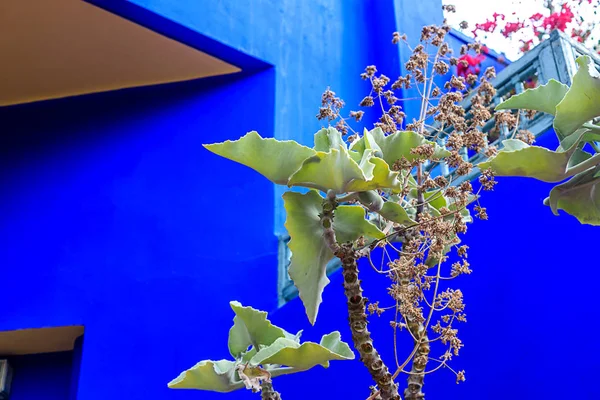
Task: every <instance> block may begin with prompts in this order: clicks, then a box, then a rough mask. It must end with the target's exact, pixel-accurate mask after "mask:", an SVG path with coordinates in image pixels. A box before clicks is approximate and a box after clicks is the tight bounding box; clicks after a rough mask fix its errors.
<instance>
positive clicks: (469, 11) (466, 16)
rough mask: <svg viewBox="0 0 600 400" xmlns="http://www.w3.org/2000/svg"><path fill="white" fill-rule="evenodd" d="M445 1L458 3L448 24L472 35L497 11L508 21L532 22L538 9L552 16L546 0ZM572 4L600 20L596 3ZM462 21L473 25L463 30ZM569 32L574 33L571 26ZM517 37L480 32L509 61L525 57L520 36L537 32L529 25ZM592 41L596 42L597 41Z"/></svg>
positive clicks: (445, 2) (583, 13)
mask: <svg viewBox="0 0 600 400" xmlns="http://www.w3.org/2000/svg"><path fill="white" fill-rule="evenodd" d="M594 1H600V0H594ZM442 3H443V4H452V5H454V6H456V13H446V18H447V19H448V23H449V24H450V26H452V27H453V28H455V29H457V30H459V31H461V32H462V33H464V34H465V35H467V36H470V37H473V34H472V33H471V30H473V29H474V28H475V24H477V23H483V22H485V21H486V20H488V19H490V20H493V14H494V12H497V13H498V14H504V15H505V16H506V21H510V22H517V21H528V20H529V17H531V16H532V15H533V14H535V13H538V12H539V13H541V14H543V15H544V16H547V15H548V10H547V9H546V8H545V7H544V5H543V4H544V1H543V0H442ZM569 4H571V5H572V10H573V13H574V14H575V16H576V17H577V15H584V16H586V17H588V18H589V20H595V21H600V16H599V15H597V14H596V15H595V14H594V10H593V7H592V5H589V4H587V2H585V1H584V4H582V5H581V6H577V5H573V2H572V1H571V2H569ZM576 10H577V11H576ZM461 21H467V22H468V23H469V27H468V28H467V29H465V30H462V29H460V28H459V24H460V22H461ZM500 26H503V25H500ZM566 32H567V33H569V34H570V32H571V29H570V27H569V28H568V29H567V31H566ZM599 33H600V24H598V26H597V27H596V29H595V31H594V33H593V34H592V36H593V37H595V38H599V37H600V35H599ZM484 35H487V36H484ZM513 36H514V37H513V38H511V39H507V38H505V37H504V36H502V34H501V33H500V31H499V29H497V32H495V33H493V34H487V33H484V32H480V33H479V34H478V39H479V40H480V41H481V42H482V43H484V44H486V45H487V46H488V47H489V48H491V49H493V50H495V51H496V52H498V53H504V54H505V55H506V56H507V57H508V59H509V60H513V61H514V60H517V59H518V58H519V57H520V56H521V53H520V51H519V47H520V46H521V45H522V42H521V41H520V40H519V39H529V38H532V37H533V33H532V31H531V29H530V28H525V29H524V30H523V32H519V33H517V34H515V35H513ZM591 43H595V40H593V41H592V42H591Z"/></svg>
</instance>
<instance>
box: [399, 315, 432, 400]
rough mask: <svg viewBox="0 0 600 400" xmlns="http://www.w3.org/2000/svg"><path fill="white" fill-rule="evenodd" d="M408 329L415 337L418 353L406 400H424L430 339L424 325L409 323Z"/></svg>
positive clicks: (411, 371) (409, 380)
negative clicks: (424, 383)
mask: <svg viewBox="0 0 600 400" xmlns="http://www.w3.org/2000/svg"><path fill="white" fill-rule="evenodd" d="M408 329H410V332H411V333H412V335H413V336H414V337H415V339H416V340H415V346H417V351H416V352H415V355H414V358H413V362H412V368H411V370H410V375H409V376H408V387H407V388H406V390H404V399H405V400H423V399H424V398H425V393H423V381H424V379H425V374H424V372H425V367H426V366H427V361H429V351H430V346H429V338H428V337H427V330H426V329H425V326H424V325H423V323H420V322H416V323H411V322H409V323H408Z"/></svg>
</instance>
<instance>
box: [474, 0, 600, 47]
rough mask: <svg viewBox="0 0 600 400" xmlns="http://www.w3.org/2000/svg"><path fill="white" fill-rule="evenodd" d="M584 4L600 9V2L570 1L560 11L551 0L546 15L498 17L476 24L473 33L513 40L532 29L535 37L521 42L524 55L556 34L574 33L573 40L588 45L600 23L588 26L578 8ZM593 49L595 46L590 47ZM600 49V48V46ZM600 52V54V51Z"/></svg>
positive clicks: (496, 15) (562, 5)
mask: <svg viewBox="0 0 600 400" xmlns="http://www.w3.org/2000/svg"><path fill="white" fill-rule="evenodd" d="M556 2H558V1H556ZM569 2H570V3H569ZM584 2H587V3H588V4H595V5H594V6H593V7H594V9H600V1H598V0H567V1H566V2H565V1H564V0H562V1H561V2H560V3H561V4H560V7H559V5H558V4H554V3H555V1H553V0H550V1H548V2H546V5H545V7H546V12H547V14H546V15H544V14H542V13H541V12H537V13H535V14H533V15H531V16H530V17H529V18H527V19H524V20H520V19H518V18H517V19H516V20H508V19H507V17H506V16H505V15H504V14H499V13H494V14H493V16H492V18H491V19H488V20H486V21H485V22H483V23H480V24H475V29H474V30H473V31H472V32H473V35H475V37H477V36H478V35H480V34H487V33H494V32H496V31H499V32H500V33H501V34H502V35H503V36H504V37H506V38H511V37H512V35H513V34H515V33H517V32H520V31H522V30H524V29H525V28H528V29H531V30H530V32H532V36H531V37H529V38H528V37H525V38H524V39H520V41H521V47H520V49H521V51H522V52H526V51H529V50H531V49H532V48H533V47H534V46H535V45H536V44H537V43H539V42H541V41H543V40H545V39H546V38H547V37H548V35H549V34H550V33H551V32H552V31H553V30H559V31H561V32H565V31H567V29H570V33H571V37H572V38H574V39H575V40H577V41H579V42H580V43H585V42H586V41H587V40H588V39H589V38H590V36H591V33H592V30H593V28H594V26H595V25H596V24H597V22H592V23H587V24H586V23H585V19H586V18H587V15H583V14H578V9H577V6H578V5H581V4H582V3H584ZM516 14H517V13H516V12H513V13H512V15H513V16H514V15H516ZM592 46H593V44H592V45H591V46H590V47H592ZM598 46H600V42H599V43H598ZM598 52H599V53H600V51H598Z"/></svg>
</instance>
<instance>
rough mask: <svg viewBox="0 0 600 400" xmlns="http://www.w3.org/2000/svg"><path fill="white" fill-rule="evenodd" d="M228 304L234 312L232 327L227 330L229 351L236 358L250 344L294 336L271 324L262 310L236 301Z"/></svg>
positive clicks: (266, 342) (263, 343)
mask: <svg viewBox="0 0 600 400" xmlns="http://www.w3.org/2000/svg"><path fill="white" fill-rule="evenodd" d="M229 305H230V306H231V309H232V310H233V312H235V317H234V319H233V327H231V329H230V330H229V343H228V344H229V352H230V353H231V355H232V356H234V357H236V358H237V357H239V356H240V355H241V354H242V353H244V352H246V351H247V350H248V346H250V345H254V346H255V347H257V346H258V345H263V346H268V345H270V344H271V343H273V342H274V341H275V340H277V339H279V338H282V337H288V338H290V337H294V335H292V334H290V333H288V332H286V331H285V330H283V329H281V328H279V327H277V326H275V325H273V324H272V323H271V321H269V320H268V319H267V313H266V312H264V311H259V310H256V309H254V308H252V307H250V306H247V307H244V306H242V305H241V304H240V303H239V302H237V301H232V302H230V303H229Z"/></svg>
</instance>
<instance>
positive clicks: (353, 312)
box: [336, 244, 401, 400]
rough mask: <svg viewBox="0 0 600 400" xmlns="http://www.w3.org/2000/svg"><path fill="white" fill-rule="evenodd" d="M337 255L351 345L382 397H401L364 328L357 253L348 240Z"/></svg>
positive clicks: (387, 399) (364, 301)
mask: <svg viewBox="0 0 600 400" xmlns="http://www.w3.org/2000/svg"><path fill="white" fill-rule="evenodd" d="M336 255H337V256H338V257H339V258H340V259H341V260H342V274H343V276H344V293H345V294H346V298H347V299H348V316H349V322H350V330H351V331H352V341H353V343H354V347H355V348H356V350H357V351H358V353H359V354H360V360H361V361H362V362H363V364H364V365H365V366H366V367H367V369H368V370H369V373H370V374H371V377H372V378H373V380H374V381H375V382H376V383H377V386H378V388H379V393H380V395H381V400H400V399H401V397H400V394H399V393H398V385H397V384H396V383H394V380H393V379H392V374H390V372H389V370H388V367H387V366H386V365H385V363H384V362H383V360H382V359H381V356H380V355H379V352H377V350H376V349H375V347H374V346H373V339H371V333H370V332H369V329H368V328H367V323H368V321H367V314H366V302H367V299H365V298H364V297H363V296H362V287H361V285H360V280H359V279H358V263H357V259H358V255H357V253H356V251H355V250H354V249H353V248H352V245H351V244H343V245H341V246H340V248H339V251H338V252H337V254H336Z"/></svg>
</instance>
